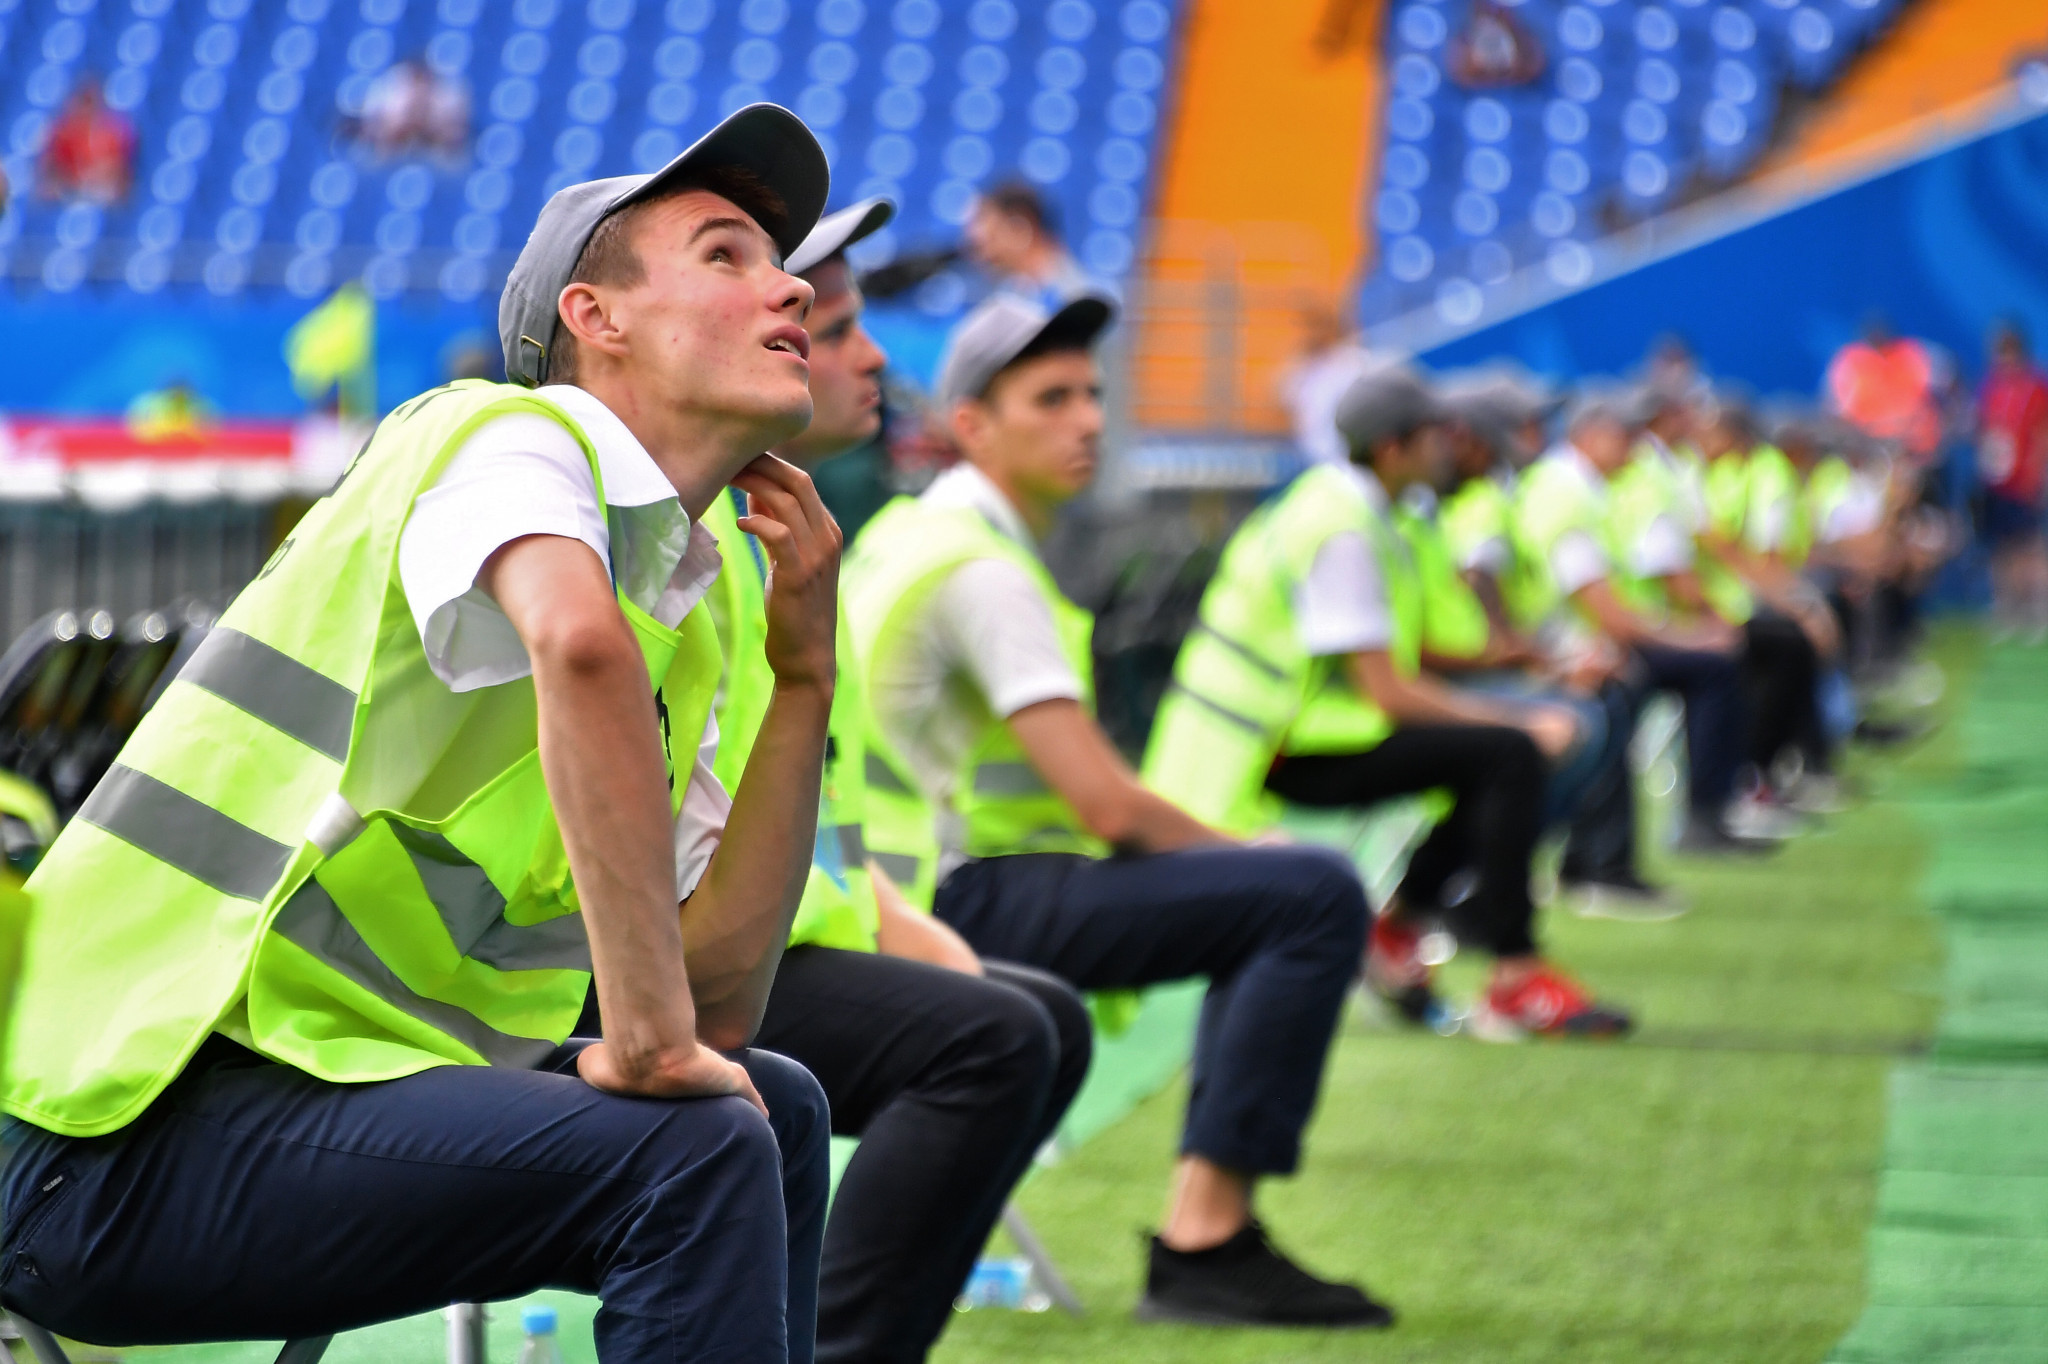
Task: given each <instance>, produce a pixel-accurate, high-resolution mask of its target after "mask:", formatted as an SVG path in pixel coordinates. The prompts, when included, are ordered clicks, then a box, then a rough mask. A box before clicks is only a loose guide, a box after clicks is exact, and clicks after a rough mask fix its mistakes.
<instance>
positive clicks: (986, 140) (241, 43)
mask: <svg viewBox="0 0 2048 1364" xmlns="http://www.w3.org/2000/svg"><path fill="white" fill-rule="evenodd" d="M1179 10H1180V3H1179V0H1047V2H1046V3H1035V2H1024V0H945V3H941V2H940V0H737V3H731V2H729V0H722V2H721V3H713V0H260V2H259V0H0V160H4V164H5V166H6V169H7V172H8V174H9V177H10V178H11V179H12V180H13V182H14V183H15V184H16V185H17V186H19V187H22V188H24V189H25V188H26V187H28V186H29V185H31V184H33V182H34V179H35V171H36V165H37V162H38V158H39V156H40V153H41V150H42V146H43V141H44V139H45V137H46V136H47V134H48V129H49V126H50V122H51V119H52V118H53V117H54V116H55V114H56V112H57V111H58V109H59V108H60V107H61V105H62V103H63V101H64V100H65V98H66V97H67V96H68V95H69V94H70V92H71V90H72V89H73V87H74V85H75V84H76V82H77V80H78V78H79V77H80V76H81V75H82V74H84V73H87V72H98V73H101V74H102V75H103V76H104V83H105V91H106V95H107V100H108V103H109V104H110V105H112V106H113V107H114V108H116V109H118V110H120V111H121V112H122V113H124V114H125V115H126V116H127V117H129V118H130V119H131V120H133V122H134V124H135V127H136V130H137V135H138V149H137V162H136V176H135V188H134V192H133V194H132V195H131V196H130V198H129V201H128V202H127V203H126V204H123V205H120V206H118V207H114V208H110V209H107V210H104V211H101V210H99V209H95V208H91V207H89V206H82V205H72V206H57V205H49V204H46V203H43V202H42V201H40V200H38V199H37V198H35V197H34V196H32V195H28V194H21V195H18V196H17V197H16V199H15V205H16V206H15V207H14V208H12V209H10V211H9V212H8V213H7V215H6V216H5V217H4V218H0V266H5V267H9V268H10V269H11V270H12V272H13V273H16V274H19V273H20V271H19V270H18V269H12V267H14V266H15V263H16V258H17V257H21V256H23V255H26V256H27V257H28V258H29V259H31V260H36V261H40V262H41V263H42V267H43V268H42V273H43V276H44V284H45V287H48V288H51V289H53V290H60V291H61V290H69V289H75V288H80V287H92V288H112V289H123V290H134V291H137V292H141V293H155V292H157V291H159V290H164V289H171V290H174V291H184V292H189V293H197V294H200V295H202V296H203V295H205V294H208V293H211V294H216V295H223V296H229V295H236V294H240V293H242V292H244V291H246V290H251V289H253V290H257V291H277V290H283V291H285V292H287V293H289V294H293V295H298V296H301V297H307V298H311V297H314V296H317V295H320V294H322V293H324V292H325V291H326V290H328V289H329V288H331V287H332V286H333V285H334V284H335V283H337V282H338V281H340V280H343V279H346V278H350V277H353V276H356V275H361V276H362V277H363V278H364V279H365V281H366V282H367V284H368V285H369V287H370V288H371V290H372V291H373V292H374V293H377V294H379V295H383V296H393V295H396V294H399V293H403V292H408V291H410V292H425V293H428V294H434V293H438V294H441V295H444V296H446V297H448V298H450V299H454V300H457V301H469V300H474V299H476V298H478V297H479V296H482V295H485V294H487V293H488V291H491V290H494V289H495V288H496V286H497V283H498V282H499V280H501V279H502V277H503V273H504V271H505V269H506V268H507V267H508V266H509V264H510V260H511V257H512V255H513V254H514V253H515V252H516V250H517V248H518V246H519V244H520V242H521V240H522V239H523V234H524V231H525V229H526V227H527V226H528V225H529V224H530V223H531V222H532V221H533V217H534V214H535V213H536V212H537V211H538V209H539V207H540V205H541V203H542V202H543V201H544V200H545V198H546V196H547V195H548V194H550V193H552V192H553V191H554V190H555V189H557V188H559V187H560V186H561V185H563V184H566V183H569V182H571V181H573V180H577V179H583V178H587V177H590V176H597V175H617V174H623V173H627V172H630V171H636V170H648V169H652V168H654V167H656V166H659V165H660V164H662V163H663V162H664V161H666V160H667V159H668V158H669V157H671V156H673V155H674V154H675V153H676V152H677V151H678V150H680V149H681V148H682V147H683V146H685V145H687V143H688V142H689V141H690V140H691V139H692V138H694V137H695V136H697V135H698V134H700V133H702V132H703V131H704V129H706V128H707V127H709V126H710V125H711V123H713V122H714V121H715V120H717V119H718V118H719V117H721V116H723V115H724V114H726V113H729V112H731V111H732V110H733V109H735V108H737V107H739V106H740V105H742V104H745V103H748V102H751V101H754V100H760V99H768V100H774V101H776V102H778V103H782V104H786V105H788V106H790V107H792V108H794V109H796V110H798V112H799V113H801V114H802V115H803V116H804V118H805V119H806V120H807V121H808V122H810V123H811V124H812V126H813V127H814V128H815V129H816V130H817V131H818V133H819V136H820V140H821V141H823V142H824V143H825V146H826V150H827V153H828V155H829V157H830V159H831V162H832V167H833V179H834V189H835V193H834V199H835V202H841V201H844V200H847V199H850V198H852V197H854V196H855V195H858V194H867V193H887V194H891V195H893V196H895V197H896V198H898V200H899V201H900V203H901V211H900V213H899V216H898V218H897V220H896V222H895V223H894V224H893V225H892V227H891V228H890V229H889V230H888V231H886V232H884V233H881V234H877V237H876V238H874V239H872V240H871V241H869V242H867V243H863V249H864V253H865V261H864V263H866V264H869V265H873V264H878V263H880V262H881V261H883V260H886V259H887V258H888V257H889V256H890V255H891V254H892V253H893V252H895V251H896V250H898V249H901V248H903V247H929V246H936V245H942V244H947V243H950V242H952V241H954V240H956V239H957V236H958V231H959V225H960V223H961V221H962V220H963V219H964V217H965V214H966V212H967V209H968V206H969V205H970V203H971V202H972V199H973V197H974V194H975V192H976V190H977V188H978V187H980V186H981V185H983V184H986V183H988V182H989V181H991V180H992V179H994V178H996V177H999V176H1003V175H1006V174H1020V173H1021V174H1022V175H1024V176H1025V177H1026V178H1028V179H1030V180H1033V181H1035V182H1036V183H1037V184H1039V185H1040V186H1041V188H1042V189H1043V190H1044V192H1045V193H1046V195H1047V197H1048V199H1049V200H1050V201H1051V202H1052V203H1053V204H1054V205H1055V206H1056V208H1057V209H1058V211H1059V212H1060V213H1061V215H1062V217H1063V219H1064V222H1065V224H1066V226H1067V228H1068V231H1069V235H1070V236H1071V237H1072V239H1073V241H1074V244H1075V248H1076V250H1077V252H1078V254H1079V255H1080V256H1081V258H1082V260H1083V261H1084V262H1085V263H1086V264H1087V265H1088V266H1089V268H1091V269H1092V270H1094V271H1096V272H1097V273H1099V274H1102V275H1104V276H1107V277H1109V278H1111V279H1115V278H1117V277H1120V276H1121V275H1122V274H1124V273H1125V272H1126V271H1127V270H1128V269H1129V268H1130V267H1131V264H1132V261H1133V259H1134V256H1135V253H1136V242H1137V237H1138V220H1139V218H1140V216H1141V213H1142V210H1143V206H1144V204H1145V201H1146V198H1147V195H1148V194H1149V189H1150V185H1151V182H1152V175H1153V168H1154V167H1153V163H1154V160H1155V150H1156V147H1157V142H1158V123H1159V117H1160V107H1161V102H1162V96H1163V91H1164V89H1165V87H1166V85H1167V83H1168V66H1169V63H1170V62H1171V60H1172V54H1173V45H1174V44H1173V39H1174V33H1175V29H1176V27H1177V26H1178V23H1179ZM406 59H414V60H420V61H424V62H425V63H426V64H427V65H428V66H429V67H430V68H431V69H432V70H433V71H434V72H435V73H436V74H437V75H438V76H439V77H441V78H442V79H443V80H446V81H449V82H453V83H456V84H458V85H460V86H461V87H463V88H465V89H466V90H467V92H468V98H469V103H470V126H471V133H472V136H471V140H470V146H469V148H468V150H467V153H466V154H465V155H463V156H462V157H459V158H455V159H452V160H450V161H449V162H447V163H445V164H444V163H442V162H439V161H436V160H433V159H431V158H426V157H415V158H409V159H407V160H405V161H402V162H398V163H394V164H390V165H378V164H374V163H373V162H372V161H371V159H370V158H369V157H368V156H367V155H366V154H365V153H364V152H363V151H362V150H361V149H360V148H358V147H357V146H355V145H354V144H353V143H352V142H351V141H350V140H349V139H348V138H347V137H346V136H345V135H344V130H345V125H346V124H347V123H348V122H349V121H350V120H352V119H353V118H355V117H356V116H357V115H359V114H360V113H361V112H362V110H363V107H364V101H365V99H366V98H367V97H368V95H369V93H370V90H371V87H372V84H373V83H374V82H375V81H376V79H377V78H378V77H379V76H380V75H381V74H382V73H384V72H385V71H387V70H389V69H390V68H391V66H392V65H393V64H394V63H396V62H398V61H401V60H406ZM1420 93H1421V94H1422V95H1423V96H1424V98H1427V96H1428V95H1429V94H1433V93H1434V87H1431V88H1430V89H1428V90H1423V91H1421V92H1420ZM1425 107H1426V106H1425ZM928 292H930V293H931V295H932V297H931V301H934V302H938V303H944V302H945V299H944V298H943V297H942V296H943V295H944V294H945V293H946V291H945V290H944V289H943V288H942V289H939V290H936V291H928ZM956 293H957V290H956ZM960 301H961V298H960V297H955V298H954V299H953V301H952V303H951V305H950V306H952V307H955V308H957V307H958V306H959V304H960ZM938 311H945V309H944V308H940V309H938Z"/></svg>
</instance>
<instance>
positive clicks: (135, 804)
mask: <svg viewBox="0 0 2048 1364" xmlns="http://www.w3.org/2000/svg"><path fill="white" fill-rule="evenodd" d="M78 817H79V818H80V819H82V820H84V821H85V822H86V823H88V824H91V825H93V826H95V827H97V828H101V829H105V830H106V831H107V832H108V833H110V834H112V835H113V836H114V837H116V838H118V839H120V840H121V841H123V842H124V843H132V844H134V845H135V846H136V847H138V848H140V849H142V851H144V852H146V853H148V854H149V855H150V856H151V857H154V858H156V859H157V860H158V861H159V862H167V863H169V864H170V865H171V866H173V867H176V868H177V869H178V870H179V871H181V872H184V873H185V874H186V875H187V876H189V877H191V878H192V879H193V880H195V881H201V882H204V883H205V884H207V885H209V886H212V887H213V888H214V889H215V890H217V891H219V892H220V893H221V894H223V895H232V896H234V897H235V898H236V899H238V900H261V899H262V898H263V897H264V896H265V895H266V894H268V893H269V891H270V888H271V887H272V886H274V885H276V884H277V878H278V877H280V876H282V875H284V868H285V863H287V862H289V861H291V856H292V850H291V848H289V847H288V846H286V845H285V844H283V843H279V842H278V841H277V840H276V839H273V838H266V837H265V836H264V835H262V834H259V833H257V832H256V831H255V830H254V829H252V828H250V827H249V826H248V825H246V824H243V823H240V822H238V821H236V820H233V819H230V818H228V817H227V816H226V815H224V814H222V813H221V812H220V811H218V810H216V809H214V808H213V807H212V806H211V805H207V804H205V803H204V802H202V801H198V800H194V799H193V798H192V797H190V796H188V795H186V794H185V793H184V792H183V791H180V790H178V789H177V788H175V787H172V786H166V785H165V784H164V783H162V782H160V781H158V780H157V779H156V778H155V777H152V776H150V775H149V774H148V773H146V772H138V771H136V770H135V769H134V768H132V767H123V766H122V765H121V764H119V763H115V764H114V765H113V766H112V767H110V768H108V769H107V775H106V776H104V777H101V778H100V784H99V785H98V786H95V787H93V789H92V794H91V795H89V796H87V797H86V798H85V804H84V805H81V806H80V807H79V809H78Z"/></svg>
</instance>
